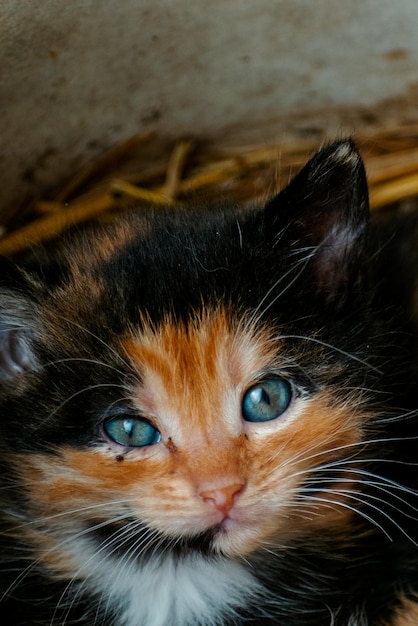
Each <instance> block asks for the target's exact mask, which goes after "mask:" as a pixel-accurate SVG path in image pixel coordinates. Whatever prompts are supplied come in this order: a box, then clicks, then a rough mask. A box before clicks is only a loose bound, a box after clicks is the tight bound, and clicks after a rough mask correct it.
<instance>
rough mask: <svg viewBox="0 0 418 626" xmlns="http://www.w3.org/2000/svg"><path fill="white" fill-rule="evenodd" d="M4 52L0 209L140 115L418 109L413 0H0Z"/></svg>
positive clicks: (295, 124) (182, 122)
mask: <svg viewBox="0 0 418 626" xmlns="http://www.w3.org/2000/svg"><path fill="white" fill-rule="evenodd" d="M0 59H1V61H0V104H1V118H0V139H1V146H2V149H1V152H0V166H1V171H2V179H1V191H0V210H1V208H2V207H3V209H4V207H7V206H10V204H13V203H15V202H16V201H17V200H19V199H21V198H22V197H23V196H24V194H25V192H26V191H27V190H28V189H30V188H31V186H37V187H40V188H43V187H46V186H48V185H49V184H50V183H53V182H54V181H57V180H60V179H61V178H62V177H64V176H65V175H67V174H68V173H73V172H74V170H75V169H76V168H77V167H78V165H79V164H80V163H82V162H84V161H86V160H88V159H89V158H91V157H94V156H95V155H96V154H98V153H100V152H101V151H102V150H103V149H104V148H106V147H108V146H109V145H112V144H113V143H115V142H117V141H119V140H121V139H123V138H126V137H128V136H130V135H131V134H134V133H137V132H142V131H145V130H148V129H156V130H158V131H159V132H161V133H163V134H180V133H197V134H210V135H217V134H221V133H222V134H225V133H226V134H229V135H230V136H235V137H236V139H239V138H240V137H244V135H245V134H248V133H249V132H251V134H252V137H253V138H255V137H256V138H257V140H258V141H260V142H261V141H264V140H270V141H271V140H277V141H280V140H281V138H282V137H283V135H284V134H285V133H286V132H288V131H289V130H292V129H293V128H299V129H300V128H302V127H306V128H308V127H310V126H312V125H314V126H316V127H319V128H324V129H327V130H328V132H331V133H332V132H334V129H335V132H338V130H339V128H340V127H341V124H343V123H346V122H347V119H348V120H352V121H351V123H352V124H353V125H354V126H358V125H361V124H362V123H363V122H365V121H367V120H368V121H370V120H371V119H372V118H373V116H374V115H376V116H377V117H378V118H379V119H381V120H382V121H383V122H385V121H390V120H393V119H395V120H396V118H397V117H399V118H402V117H405V116H409V117H414V116H416V117H417V118H418V2H417V1H416V0H396V2H395V1H394V0H210V1H207V0H194V1H193V2H191V1H190V0H84V1H80V0H72V1H70V2H66V1H65V0H42V1H40V0H39V1H36V0H1V3H0ZM390 99H392V100H393V101H392V102H391V103H390V102H389V103H387V101H388V100H390ZM364 112H366V115H363V113H364ZM0 216H1V212H0Z"/></svg>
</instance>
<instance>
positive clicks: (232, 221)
mask: <svg viewBox="0 0 418 626" xmlns="http://www.w3.org/2000/svg"><path fill="white" fill-rule="evenodd" d="M396 245H397V244H396V237H393V234H390V235H389V236H388V235H387V228H386V227H382V228H381V227H379V226H378V225H377V226H374V227H373V229H372V231H371V233H369V234H368V198H367V186H366V180H365V174H364V169H363V165H362V162H361V159H360V156H359V154H358V153H357V151H356V149H355V147H354V146H353V144H352V143H351V142H349V141H342V142H337V143H334V144H333V145H331V146H329V147H327V148H325V149H323V150H322V151H320V152H319V153H318V154H317V155H316V156H315V157H314V158H313V159H312V160H311V161H310V162H309V163H308V164H307V165H306V166H305V167H304V168H303V169H302V171H301V172H300V173H299V174H298V175H297V176H296V177H295V178H294V179H293V180H292V181H291V182H290V184H289V185H288V186H287V187H286V188H285V189H284V190H283V191H282V192H281V193H280V194H279V195H278V196H277V197H275V198H273V199H272V200H271V201H270V202H268V204H267V205H266V206H265V207H264V208H262V209H259V208H255V209H251V210H245V211H242V210H241V211H239V210H238V209H237V208H235V207H232V208H228V207H222V208H216V209H212V210H196V211H195V212H193V211H182V210H178V211H176V210H171V209H170V210H167V211H165V212H156V213H155V214H152V215H151V214H147V215H146V216H145V217H138V216H135V215H133V216H131V217H130V218H123V219H121V220H120V221H119V222H118V223H116V224H114V225H112V226H110V227H107V228H102V227H96V228H95V229H93V231H92V232H90V233H85V234H83V235H81V236H79V237H78V240H76V241H75V242H73V243H71V244H68V245H66V246H64V247H63V248H64V249H62V250H61V251H59V252H58V253H57V254H55V255H53V256H52V257H51V258H50V259H49V262H48V263H40V264H39V266H38V267H36V266H35V265H34V264H33V263H31V264H30V265H28V266H25V265H23V266H22V267H17V268H16V267H13V266H10V267H8V269H7V271H6V270H5V269H4V271H3V274H2V277H1V300H0V330H1V334H0V348H1V350H0V383H1V385H0V402H1V420H0V429H1V431H0V437H1V444H0V445H1V453H0V458H1V471H2V476H3V480H2V488H1V491H0V493H1V513H0V518H1V522H0V523H1V526H0V542H1V565H0V568H1V571H0V589H1V602H0V620H1V623H2V624H8V625H9V626H29V624H30V625H33V624H39V625H43V626H57V625H64V624H65V625H70V624H81V625H85V626H87V625H88V626H93V625H97V626H98V625H103V626H226V625H233V624H235V625H240V624H252V625H256V624H259V625H260V624H266V625H268V624H271V625H272V624H280V625H286V626H289V625H290V626H303V625H309V626H326V625H331V624H332V625H334V626H366V625H368V626H370V625H379V626H384V625H386V626H388V625H391V626H404V625H406V624H417V623H418V609H417V605H416V604H414V602H413V597H414V596H413V594H414V592H417V591H418V566H417V561H418V558H417V557H418V547H417V545H418V544H417V542H418V533H417V521H416V520H417V504H418V501H417V498H416V492H415V487H416V485H415V482H416V481H415V475H416V465H415V464H416V461H417V455H416V453H415V450H416V445H417V444H416V442H417V436H418V433H417V425H416V416H415V415H416V414H415V411H414V407H415V406H416V398H415V397H414V380H415V373H414V372H413V367H412V365H411V363H413V362H414V361H413V359H414V357H415V340H414V337H413V335H412V334H411V333H412V332H413V328H412V326H411V325H410V320H409V317H410V313H409V308H408V307H409V305H410V303H409V300H408V293H409V292H410V291H411V289H410V288H408V281H405V280H402V281H401V280H400V279H399V278H398V272H399V271H400V270H399V269H398V265H397V261H396V259H395V256H394V254H395V252H394V250H395V248H396ZM396 249H397V250H398V249H399V248H396ZM400 256H402V255H400ZM388 259H389V264H388V263H387V260H388ZM402 271H403V272H404V274H405V272H406V269H403V270H402ZM404 274H403V275H404Z"/></svg>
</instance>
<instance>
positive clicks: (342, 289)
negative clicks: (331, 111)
mask: <svg viewBox="0 0 418 626" xmlns="http://www.w3.org/2000/svg"><path fill="white" fill-rule="evenodd" d="M266 219H267V223H268V227H269V228H271V229H272V232H275V233H276V236H279V237H284V238H286V239H287V240H288V242H289V246H290V248H291V250H290V252H291V254H294V255H295V256H296V257H299V259H307V258H310V260H309V261H307V263H308V265H309V266H310V268H311V271H310V279H311V280H312V281H313V284H314V285H315V287H316V288H317V289H318V290H320V291H325V293H326V295H327V298H328V299H330V300H336V298H337V296H338V299H339V300H340V301H342V296H343V295H344V293H347V292H348V291H349V288H350V286H351V285H353V284H354V283H356V282H357V281H358V279H359V276H360V267H361V260H362V256H363V254H364V244H365V235H366V230H367V224H368V220H369V202H368V191H367V181H366V175H365V171H364V166H363V162H362V160H361V157H360V155H359V153H358V151H357V149H356V147H355V145H354V143H353V142H352V141H350V140H347V141H338V142H335V143H333V144H332V145H330V146H328V147H327V148H324V149H323V150H321V151H319V152H318V153H317V154H316V155H315V156H314V157H313V158H312V159H311V160H310V161H309V162H308V163H307V164H306V165H305V167H304V168H303V169H302V170H301V171H300V172H299V174H297V175H296V177H295V178H294V179H293V180H292V181H291V182H290V183H289V185H288V186H287V187H286V188H285V189H284V190H283V191H282V192H281V193H279V195H278V196H277V197H276V198H274V199H273V200H272V201H271V202H269V204H268V205H267V207H266ZM312 273H313V275H312Z"/></svg>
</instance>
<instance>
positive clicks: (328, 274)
mask: <svg viewBox="0 0 418 626" xmlns="http://www.w3.org/2000/svg"><path fill="white" fill-rule="evenodd" d="M360 234H361V233H359V232H356V231H355V230H354V229H353V228H351V227H350V226H349V225H342V224H335V225H334V226H333V227H332V228H331V229H330V231H329V233H328V235H327V236H326V237H325V238H324V239H323V241H322V242H321V243H320V244H319V246H318V248H317V250H316V253H315V257H314V258H315V260H314V265H315V272H316V275H317V280H318V284H319V285H320V286H321V287H327V286H328V287H330V288H331V289H335V288H338V287H339V286H342V285H344V283H345V282H346V281H347V280H348V273H349V271H350V267H349V259H350V256H351V255H352V254H353V249H354V248H355V245H356V242H357V241H358V237H359V235H360Z"/></svg>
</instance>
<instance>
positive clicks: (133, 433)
mask: <svg viewBox="0 0 418 626" xmlns="http://www.w3.org/2000/svg"><path fill="white" fill-rule="evenodd" d="M103 428H104V431H105V433H106V434H107V436H108V437H109V438H110V439H112V441H115V442H116V443H119V444H120V445H121V446H128V447H130V448H143V447H144V446H152V445H154V444H155V443H158V442H159V441H161V435H160V433H159V431H158V430H157V429H156V428H154V426H153V425H152V424H150V423H149V422H147V421H146V420H143V419H141V418H139V417H127V416H126V415H125V416H120V417H114V418H113V419H109V420H107V421H106V422H104V424H103Z"/></svg>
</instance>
